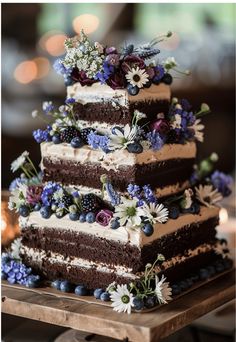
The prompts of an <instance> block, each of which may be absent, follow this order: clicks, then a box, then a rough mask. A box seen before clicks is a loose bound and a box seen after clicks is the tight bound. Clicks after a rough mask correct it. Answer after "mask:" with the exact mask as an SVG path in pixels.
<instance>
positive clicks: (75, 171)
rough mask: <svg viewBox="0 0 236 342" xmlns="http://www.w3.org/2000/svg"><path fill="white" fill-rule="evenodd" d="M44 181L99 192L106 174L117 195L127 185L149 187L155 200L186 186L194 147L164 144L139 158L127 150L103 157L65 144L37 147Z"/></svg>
mask: <svg viewBox="0 0 236 342" xmlns="http://www.w3.org/2000/svg"><path fill="white" fill-rule="evenodd" d="M41 154H42V163H41V167H42V170H43V173H44V181H56V182H61V183H63V184H65V185H76V186H86V187H89V188H94V189H100V188H101V181H100V177H101V175H103V174H107V175H108V176H109V179H110V181H111V183H112V184H113V186H114V187H115V188H116V189H117V190H118V191H122V192H124V191H126V189H127V186H128V184H129V183H135V184H138V185H145V184H150V185H151V187H152V188H153V189H156V194H157V196H159V197H163V196H168V195H171V194H174V193H178V192H180V191H182V190H183V189H184V188H186V187H188V186H189V179H190V176H191V174H192V172H193V164H194V162H195V157H196V144H195V143H193V142H191V143H186V144H184V145H181V144H166V145H164V146H163V148H162V149H161V150H159V151H153V150H146V151H143V152H142V153H139V154H134V153H129V152H128V151H127V150H116V151H114V152H110V153H105V152H103V151H101V150H94V149H91V148H90V147H89V146H83V147H82V148H80V149H74V148H73V147H71V146H70V145H69V144H66V143H63V144H59V145H55V144H53V143H51V142H47V143H42V144H41Z"/></svg>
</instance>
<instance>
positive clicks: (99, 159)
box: [41, 142, 196, 171]
mask: <svg viewBox="0 0 236 342" xmlns="http://www.w3.org/2000/svg"><path fill="white" fill-rule="evenodd" d="M41 155H42V158H50V160H55V161H56V160H69V161H72V162H76V163H80V164H85V163H96V164H97V163H99V165H100V166H102V167H103V168H104V169H106V170H107V171H109V170H118V169H119V168H120V167H124V166H131V165H135V164H149V163H154V162H160V161H163V162H164V161H166V160H170V159H176V158H180V159H189V158H195V157H196V144H195V143H194V142H188V143H186V144H184V145H182V144H166V145H164V146H163V147H162V149H160V150H159V151H153V150H152V149H149V150H145V151H143V152H142V153H138V154H135V153H129V152H128V151H127V150H126V149H125V150H116V151H114V152H111V153H105V152H103V151H101V150H94V149H92V148H91V147H90V146H88V145H86V146H83V147H81V148H79V149H76V148H73V147H71V146H70V144H66V143H62V144H58V145H56V144H54V143H53V142H44V143H42V144H41ZM42 166H43V165H42Z"/></svg>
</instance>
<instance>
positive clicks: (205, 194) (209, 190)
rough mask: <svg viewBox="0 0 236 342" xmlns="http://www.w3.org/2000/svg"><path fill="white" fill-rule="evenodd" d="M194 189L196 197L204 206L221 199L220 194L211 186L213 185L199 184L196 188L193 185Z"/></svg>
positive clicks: (209, 205) (212, 204) (211, 204)
mask: <svg viewBox="0 0 236 342" xmlns="http://www.w3.org/2000/svg"><path fill="white" fill-rule="evenodd" d="M195 190H196V197H197V199H198V200H199V202H201V203H202V204H204V205H205V206H206V207H211V206H214V204H215V203H217V202H219V201H220V200H222V195H221V194H220V193H219V192H218V190H217V189H214V188H213V185H202V184H200V185H199V187H198V188H197V187H195Z"/></svg>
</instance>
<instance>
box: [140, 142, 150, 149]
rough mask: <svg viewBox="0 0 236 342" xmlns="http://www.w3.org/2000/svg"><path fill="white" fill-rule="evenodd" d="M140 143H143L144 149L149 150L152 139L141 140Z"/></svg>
mask: <svg viewBox="0 0 236 342" xmlns="http://www.w3.org/2000/svg"><path fill="white" fill-rule="evenodd" d="M139 143H140V145H142V147H143V149H144V150H149V149H150V147H151V143H150V141H147V140H141V141H140V142H139Z"/></svg>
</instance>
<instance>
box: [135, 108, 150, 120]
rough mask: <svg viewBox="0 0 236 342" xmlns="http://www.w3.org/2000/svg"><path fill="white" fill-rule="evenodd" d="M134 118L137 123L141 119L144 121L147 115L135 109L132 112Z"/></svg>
mask: <svg viewBox="0 0 236 342" xmlns="http://www.w3.org/2000/svg"><path fill="white" fill-rule="evenodd" d="M134 117H135V118H136V120H137V121H139V120H141V119H146V117H147V115H146V114H144V113H142V112H140V111H139V110H137V109H136V110H135V111H134Z"/></svg>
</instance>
